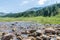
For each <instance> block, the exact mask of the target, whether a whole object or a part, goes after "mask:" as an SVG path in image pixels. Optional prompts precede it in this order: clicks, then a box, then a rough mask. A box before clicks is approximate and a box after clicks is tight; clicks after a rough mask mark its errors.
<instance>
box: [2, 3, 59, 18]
mask: <svg viewBox="0 0 60 40" xmlns="http://www.w3.org/2000/svg"><path fill="white" fill-rule="evenodd" d="M59 11H60V3H59V4H53V5H50V6H46V7H43V8H42V7H38V8H32V9H29V10H27V11H25V12H21V13H14V14H13V13H9V14H7V15H5V16H3V17H36V16H44V17H47V16H48V17H51V16H55V15H58V14H59V13H60V12H59Z"/></svg>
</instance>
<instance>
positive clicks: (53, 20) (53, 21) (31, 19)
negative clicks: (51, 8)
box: [0, 16, 60, 24]
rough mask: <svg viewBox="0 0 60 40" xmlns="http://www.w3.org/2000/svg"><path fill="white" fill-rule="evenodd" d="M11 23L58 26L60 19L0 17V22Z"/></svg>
mask: <svg viewBox="0 0 60 40" xmlns="http://www.w3.org/2000/svg"><path fill="white" fill-rule="evenodd" d="M13 21H34V22H38V23H43V24H47V23H49V24H60V18H59V17H56V16H55V17H41V16H38V17H19V18H8V17H5V18H2V17H0V22H13Z"/></svg>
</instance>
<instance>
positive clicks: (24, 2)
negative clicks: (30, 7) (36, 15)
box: [21, 1, 29, 5]
mask: <svg viewBox="0 0 60 40" xmlns="http://www.w3.org/2000/svg"><path fill="white" fill-rule="evenodd" d="M28 3H29V1H23V2H22V3H21V5H25V4H28Z"/></svg>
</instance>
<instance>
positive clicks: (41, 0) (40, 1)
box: [38, 0, 47, 5]
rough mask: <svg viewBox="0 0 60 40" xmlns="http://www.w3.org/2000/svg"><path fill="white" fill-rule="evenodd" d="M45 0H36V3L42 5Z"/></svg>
mask: <svg viewBox="0 0 60 40" xmlns="http://www.w3.org/2000/svg"><path fill="white" fill-rule="evenodd" d="M46 1H47V0H39V1H38V4H39V5H44V4H45V2H46Z"/></svg>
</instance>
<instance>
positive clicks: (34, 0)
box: [0, 0, 60, 13]
mask: <svg viewBox="0 0 60 40" xmlns="http://www.w3.org/2000/svg"><path fill="white" fill-rule="evenodd" d="M56 1H57V3H60V0H0V12H5V13H8V12H22V11H25V10H28V9H30V8H33V7H43V6H47V5H51V4H54V3H56Z"/></svg>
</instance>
